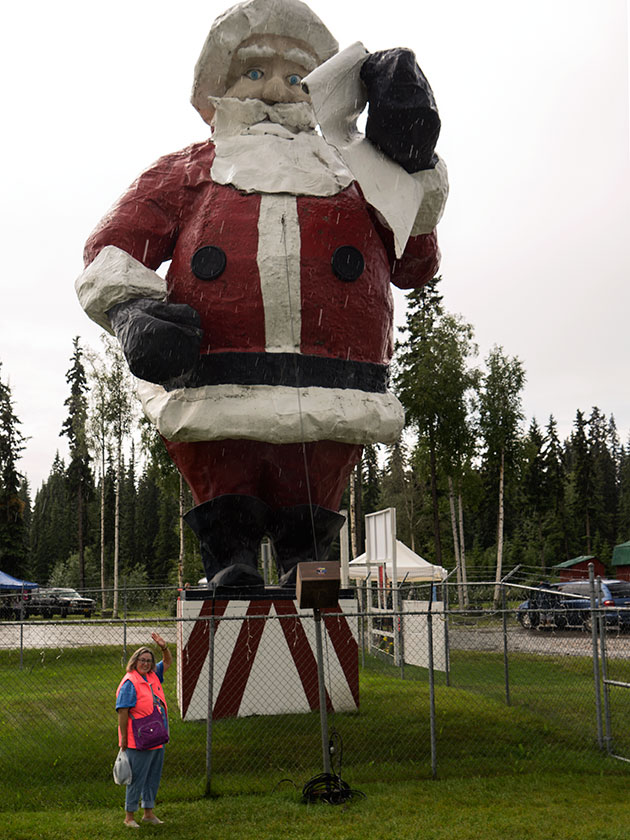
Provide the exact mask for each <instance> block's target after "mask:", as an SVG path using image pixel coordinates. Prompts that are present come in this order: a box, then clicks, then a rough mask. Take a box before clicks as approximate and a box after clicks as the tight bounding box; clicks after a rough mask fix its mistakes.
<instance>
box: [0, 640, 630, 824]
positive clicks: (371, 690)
mask: <svg viewBox="0 0 630 840" xmlns="http://www.w3.org/2000/svg"><path fill="white" fill-rule="evenodd" d="M618 668H619V672H618V673H616V674H615V678H620V676H621V674H622V672H624V669H625V671H627V670H628V668H630V665H628V664H624V665H620V666H618ZM122 673H123V671H122V663H121V659H120V648H93V649H90V648H82V649H77V650H65V651H63V652H61V651H57V652H54V651H48V652H41V651H27V652H26V653H25V659H24V667H23V668H22V669H20V668H19V657H18V654H17V653H16V652H13V651H10V652H0V685H2V703H1V704H0V732H1V735H0V812H1V813H0V838H2V840H22V838H24V840H26V838H29V840H30V838H41V840H57V838H62V837H63V838H70V840H71V839H72V838H81V840H83V838H88V837H90V838H101V837H103V838H104V837H108V838H109V837H112V835H116V834H117V833H118V832H119V831H120V832H125V829H124V828H123V827H122V817H123V810H122V805H123V797H124V791H123V789H122V788H119V787H116V786H115V785H114V784H113V781H112V777H111V766H112V763H113V760H114V758H115V755H116V749H117V748H116V744H115V714H114V711H113V694H114V690H115V687H116V685H117V683H118V680H119V679H120V677H121V675H122ZM171 673H173V672H171ZM591 675H592V665H591V662H590V660H588V659H582V658H578V657H562V658H560V657H540V656H531V655H524V654H523V655H519V656H517V655H512V656H511V659H510V684H511V695H512V705H511V706H507V705H506V704H505V699H504V695H503V691H504V689H503V685H504V683H503V679H504V674H503V661H502V658H501V657H500V656H499V655H497V654H492V653H483V654H482V653H479V652H467V653H457V654H454V655H453V662H452V674H451V683H452V684H451V686H446V685H445V684H444V677H443V675H439V676H438V680H437V683H438V684H437V686H436V728H437V753H438V775H437V779H432V778H431V761H430V741H429V730H428V709H429V695H428V687H427V678H426V672H424V671H423V670H422V669H416V668H406V669H405V677H406V678H405V680H401V679H400V678H399V676H398V672H397V671H395V669H393V668H392V667H391V666H389V665H387V664H386V663H383V662H380V661H378V660H375V659H372V658H369V657H368V658H366V666H365V668H363V669H362V671H361V709H360V712H358V713H353V714H337V715H335V716H334V717H333V718H332V719H331V726H334V727H335V728H336V729H337V730H338V731H339V733H340V735H341V737H342V739H343V767H342V776H343V778H344V780H346V781H347V782H348V783H349V784H350V785H351V786H352V787H353V788H358V789H360V790H361V791H362V792H363V793H365V794H366V799H356V800H354V801H352V802H351V803H350V804H348V805H345V806H326V805H308V806H307V805H303V804H301V802H300V798H301V797H300V793H301V788H302V786H303V784H304V783H305V782H306V781H308V779H310V778H311V777H312V776H313V775H315V774H317V773H319V772H321V746H320V734H319V716H318V715H317V714H308V715H283V716H274V717H251V718H243V719H231V720H224V721H217V722H215V725H214V750H213V780H212V781H213V783H212V790H213V793H214V794H215V795H214V797H213V798H210V799H206V798H204V796H203V792H204V785H205V724H203V723H183V722H182V721H181V720H179V715H178V712H177V708H176V702H175V690H174V687H173V681H171V682H170V684H169V680H170V676H169V678H167V697H168V699H169V702H170V704H171V728H172V741H171V744H169V746H168V748H167V757H166V763H165V771H164V778H163V783H162V787H161V790H160V802H159V813H160V815H161V816H162V817H163V818H164V819H165V820H166V821H167V822H166V824H165V825H164V826H162V827H160V828H159V829H154V828H153V827H144V828H143V831H144V832H145V833H146V832H149V831H158V830H159V832H160V833H161V834H162V835H163V836H165V837H178V838H188V837H190V838H192V840H195V839H196V838H202V837H203V838H217V840H219V839H220V838H235V837H237V838H250V837H251V838H256V840H267V838H274V840H275V839H276V838H278V840H280V839H281V840H285V838H287V840H289V838H291V840H292V838H295V839H296V840H299V838H329V837H331V838H332V837H334V838H348V840H350V838H362V840H364V839H365V838H399V837H400V838H416V837H417V838H435V839H436V840H437V839H438V838H447V837H448V838H449V840H459V838H471V840H473V838H474V840H486V838H488V839H490V838H502V840H503V838H507V837H510V838H517V840H519V838H523V839H524V840H536V839H537V838H541V840H543V839H544V840H550V839H551V838H559V839H560V840H572V838H576V839H579V840H581V838H584V840H588V838H597V840H607V839H608V838H611V840H612V838H622V837H623V838H624V840H625V839H626V838H627V836H628V829H627V825H628V818H629V817H630V813H629V811H630V805H627V804H626V799H627V797H626V789H627V786H628V772H629V770H630V767H629V766H628V765H626V764H624V763H622V762H617V761H615V760H613V759H611V758H607V757H606V756H604V755H602V754H601V753H600V752H599V751H598V750H597V748H596V732H595V719H594V698H593V685H592V676H591ZM617 722H618V725H619V728H621V726H622V719H621V717H620V716H619V717H618V721H617Z"/></svg>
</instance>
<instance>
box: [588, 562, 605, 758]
mask: <svg viewBox="0 0 630 840" xmlns="http://www.w3.org/2000/svg"><path fill="white" fill-rule="evenodd" d="M588 580H589V583H590V586H591V639H592V642H593V680H594V682H595V714H596V716H597V743H598V745H599V748H600V750H603V749H604V733H603V727H602V694H601V683H600V679H599V654H598V651H597V605H596V599H595V567H594V565H593V564H592V563H589V564H588Z"/></svg>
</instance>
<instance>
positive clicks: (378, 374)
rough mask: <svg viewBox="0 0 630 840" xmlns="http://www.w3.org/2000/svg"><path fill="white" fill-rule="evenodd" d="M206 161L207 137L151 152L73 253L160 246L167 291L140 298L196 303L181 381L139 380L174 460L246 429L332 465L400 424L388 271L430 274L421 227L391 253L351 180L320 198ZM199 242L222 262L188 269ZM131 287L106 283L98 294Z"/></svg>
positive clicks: (146, 260) (149, 259)
mask: <svg viewBox="0 0 630 840" xmlns="http://www.w3.org/2000/svg"><path fill="white" fill-rule="evenodd" d="M213 159H214V146H213V144H212V142H210V141H206V142H203V143H198V144H195V145H193V146H191V147H189V148H187V149H184V150H183V151H181V152H178V153H176V154H173V155H167V156H165V157H163V158H161V159H160V160H159V161H158V162H157V163H156V164H155V165H154V166H153V167H151V168H150V169H149V170H147V171H146V172H145V173H143V175H141V176H140V178H139V179H138V180H137V181H136V182H135V184H134V185H132V187H131V188H130V190H129V191H128V192H127V193H126V194H125V195H124V196H123V197H122V198H121V199H120V200H119V201H118V203H117V204H116V205H115V207H114V208H113V209H112V210H111V211H110V212H109V213H108V214H107V216H106V217H105V218H104V219H103V220H102V221H101V223H100V224H99V226H98V227H97V228H96V230H95V231H94V232H93V234H92V235H91V236H90V238H89V240H88V242H87V245H86V249H85V261H86V264H90V263H92V261H93V260H94V259H95V258H96V257H97V255H98V254H99V252H101V250H102V249H103V248H105V246H112V245H113V246H116V248H119V249H121V250H122V251H124V252H126V254H129V255H131V257H133V258H134V259H135V260H137V261H138V262H139V263H141V264H142V265H144V266H146V267H147V268H149V269H153V270H155V269H157V268H158V267H159V266H160V265H161V264H162V263H163V262H165V261H167V260H169V259H170V260H172V262H171V265H170V268H169V271H168V273H167V276H166V290H164V289H163V288H160V286H159V283H158V284H156V286H155V289H154V290H152V291H150V292H149V296H153V297H164V296H165V295H164V292H166V297H167V299H168V300H169V301H171V302H174V303H188V304H190V305H191V306H192V307H194V308H195V309H196V310H197V311H198V312H199V314H200V316H201V324H202V328H203V343H202V347H201V354H202V358H201V360H200V365H199V368H198V370H196V371H195V373H194V380H193V381H192V383H191V385H192V387H186V388H180V389H177V390H176V391H170V392H166V391H165V390H164V389H163V388H161V386H153V385H150V384H149V383H142V388H141V396H142V397H143V401H144V404H145V410H146V411H147V413H148V415H149V416H150V417H152V419H154V420H155V422H156V423H157V425H158V428H159V429H160V431H161V432H162V434H163V436H164V437H165V438H166V439H167V441H171V443H170V444H168V445H169V451H170V452H171V455H172V456H173V457H174V458H175V460H176V461H177V462H178V466H180V468H181V466H182V464H183V462H185V461H191V462H193V461H195V460H197V458H198V455H199V447H197V449H196V451H195V453H194V454H191V453H188V454H186V447H185V446H184V447H183V448H182V444H188V443H191V442H194V443H200V442H208V441H221V442H224V441H225V440H234V439H249V440H257V441H261V442H264V443H266V444H271V445H272V446H275V447H278V448H282V446H286V445H291V444H296V443H298V442H301V441H308V442H314V441H326V442H331V443H332V444H334V445H335V446H337V447H339V445H341V450H340V451H343V453H344V454H343V456H340V457H341V460H342V461H343V462H344V464H345V466H344V467H343V470H342V471H343V472H347V471H349V470H350V469H351V468H352V465H353V464H354V462H355V461H356V459H357V458H358V452H359V450H358V449H357V448H356V447H357V446H358V445H360V444H362V443H366V442H376V441H384V442H390V441H392V440H395V439H396V437H397V435H398V434H399V432H400V429H401V426H402V421H403V414H402V409H401V408H400V405H399V404H398V402H397V400H396V399H395V397H393V395H392V394H390V393H389V392H388V391H387V387H386V386H387V365H388V363H389V361H390V359H391V355H392V318H393V303H392V296H391V289H390V283H391V282H393V283H394V284H395V285H396V286H398V287H399V288H403V289H408V288H415V287H419V286H422V285H423V284H424V283H426V282H427V280H429V279H430V278H431V277H432V276H433V275H434V273H435V271H436V270H437V266H438V262H439V252H438V248H437V240H436V236H435V233H434V232H432V233H429V234H423V235H420V236H416V237H412V238H410V239H409V241H408V243H407V246H406V249H405V252H404V254H403V256H402V258H401V259H400V260H396V259H395V256H394V251H393V242H392V236H391V234H390V232H389V231H388V229H387V228H385V227H384V226H383V225H382V224H380V222H379V221H378V219H377V217H376V214H375V213H374V211H373V210H372V208H371V207H370V206H369V205H368V204H367V203H366V201H365V199H364V198H363V195H362V193H361V190H360V188H359V187H358V185H357V184H356V183H351V184H350V185H349V186H347V187H346V188H345V189H342V190H341V191H339V192H337V193H336V194H334V195H326V196H308V195H296V196H294V195H289V194H286V193H282V194H261V193H245V192H241V191H239V190H237V189H235V188H234V187H232V186H224V185H221V184H217V183H215V182H214V181H213V179H212V176H211V167H212V162H213ZM208 246H211V247H212V248H213V249H215V253H216V254H222V255H223V256H224V260H225V265H224V268H223V270H222V271H221V273H220V274H219V275H218V276H214V277H212V279H200V277H199V276H196V274H195V267H194V265H195V264H194V255H195V254H196V253H197V252H198V251H199V249H204V248H207V247H208ZM348 247H349V248H350V249H351V254H352V255H353V256H354V257H356V255H357V254H360V255H361V257H362V259H363V268H362V270H361V271H360V272H359V274H358V276H356V278H355V277H354V274H356V273H357V271H358V269H357V270H355V271H354V273H352V272H350V273H351V275H352V277H348V276H345V277H340V276H338V275H339V272H338V271H337V270H336V266H335V259H336V256H335V254H336V252H337V251H338V249H340V248H341V249H344V248H345V249H347V248H348ZM359 260H360V258H359ZM342 274H343V272H342ZM109 282H110V285H111V284H113V285H114V286H115V280H110V281H109ZM80 294H81V292H80ZM142 294H143V293H140V292H137V291H135V292H131V293H125V292H120V293H118V292H116V293H114V294H112V292H111V289H110V291H105V292H104V294H103V296H102V298H103V299H102V304H101V308H102V310H103V311H106V309H107V308H109V306H112V305H113V304H114V303H116V302H118V301H119V300H121V299H125V297H134V296H136V297H139V296H142ZM279 445H280V446H279ZM348 445H350V447H348ZM204 451H205V453H206V455H208V453H209V451H210V450H208V449H207V447H206V448H205V450H204ZM287 451H288V450H287ZM178 452H179V453H180V455H181V457H180V460H179V461H178V457H177V456H178ZM182 453H184V454H182ZM329 457H332V458H333V460H335V458H334V457H333V456H332V454H331V453H328V455H327V458H326V459H328V458H329ZM215 460H216V459H215ZM228 460H229V458H228ZM337 460H339V458H337ZM215 468H216V463H215V464H214V466H213V471H215ZM331 468H332V469H334V468H335V467H334V465H331ZM182 471H183V472H184V474H185V476H186V477H187V479H188V480H189V483H191V481H190V476H189V475H186V471H185V470H184V469H182ZM193 471H194V470H193ZM206 472H207V470H206ZM341 481H342V482H343V483H345V477H343V476H342V477H341ZM193 483H194V481H193ZM342 486H343V485H342ZM224 487H225V486H224V485H223V487H213V488H209V487H204V488H203V489H200V490H199V493H195V496H196V500H197V501H198V502H199V501H203V500H205V498H207V497H208V494H210V496H213V495H218V494H220V492H234V488H232V487H229V488H228V489H223V488H224ZM193 490H194V488H193ZM250 491H251V488H250ZM250 494H253V495H256V493H255V492H254V493H250ZM333 495H334V496H336V495H337V493H336V491H335V493H334V494H333ZM298 501H299V500H298ZM320 503H321V502H320ZM326 506H334V505H326Z"/></svg>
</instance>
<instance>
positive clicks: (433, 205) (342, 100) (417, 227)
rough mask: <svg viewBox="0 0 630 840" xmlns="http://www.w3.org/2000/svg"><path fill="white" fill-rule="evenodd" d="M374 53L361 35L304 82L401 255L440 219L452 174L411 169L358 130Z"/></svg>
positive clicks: (327, 136) (328, 137)
mask: <svg viewBox="0 0 630 840" xmlns="http://www.w3.org/2000/svg"><path fill="white" fill-rule="evenodd" d="M368 55H369V53H368V51H367V50H366V48H365V47H364V46H363V44H362V43H361V42H360V41H357V42H356V43H355V44H352V45H351V46H349V47H348V48H347V49H345V50H343V52H340V53H338V54H337V55H336V56H334V57H333V58H331V59H329V60H328V61H326V62H325V63H324V64H322V65H321V66H320V67H318V68H317V69H316V70H314V71H313V72H312V73H309V75H308V76H307V77H306V78H305V79H304V81H303V82H302V84H303V85H304V86H305V88H306V89H307V90H308V92H309V94H310V97H311V103H312V105H313V110H314V111H315V116H316V118H317V121H318V123H319V125H320V128H321V130H322V134H323V136H324V137H325V139H326V140H327V141H328V142H329V143H330V144H331V145H333V146H334V147H335V148H336V149H337V151H338V152H339V154H340V155H341V157H342V158H343V160H344V162H345V163H346V164H347V165H348V167H349V168H350V170H351V172H352V174H353V175H354V177H355V179H356V180H357V182H358V183H359V186H360V187H361V190H362V191H363V195H364V196H365V198H366V200H367V201H368V202H369V203H370V204H371V205H372V207H374V208H375V209H376V210H378V212H379V213H380V214H381V216H382V217H383V218H384V219H385V221H386V222H387V225H388V226H389V228H390V229H391V231H392V233H393V234H394V243H395V248H396V256H397V257H401V256H402V254H403V251H404V250H405V246H406V244H407V240H408V239H409V237H410V236H411V235H414V236H417V235H418V234H420V233H430V232H431V231H432V230H433V228H434V227H435V225H436V224H437V222H438V221H439V219H440V217H441V215H442V212H443V210H444V204H445V202H446V197H447V195H448V178H447V173H446V167H445V166H444V164H443V163H442V166H441V167H440V168H439V170H438V169H437V168H436V170H428V171H427V172H418V173H415V174H414V175H410V174H409V173H408V172H406V171H405V170H404V169H403V168H402V166H399V165H398V164H397V163H394V161H393V160H391V159H390V158H388V157H387V155H385V154H383V152H381V151H380V150H379V149H377V148H376V146H374V145H373V144H372V143H371V142H370V141H369V140H368V139H367V138H366V137H365V136H364V135H363V134H361V133H360V132H359V131H358V129H357V125H356V123H357V119H358V117H359V115H360V114H361V112H362V111H363V110H364V108H365V106H366V104H367V100H366V96H365V86H364V85H363V82H362V81H361V78H360V76H359V73H360V70H361V66H362V65H363V62H364V61H365V59H366V58H367V56H368ZM425 190H428V195H427V194H425ZM425 202H426V204H425Z"/></svg>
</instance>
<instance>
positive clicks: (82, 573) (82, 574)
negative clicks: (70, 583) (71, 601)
mask: <svg viewBox="0 0 630 840" xmlns="http://www.w3.org/2000/svg"><path fill="white" fill-rule="evenodd" d="M78 491H79V492H78V493H77V515H78V517H79V523H78V529H77V530H78V534H77V538H78V541H79V578H80V580H81V589H83V590H84V589H85V546H84V545H83V542H84V539H85V538H84V534H83V479H80V480H79V487H78Z"/></svg>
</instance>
